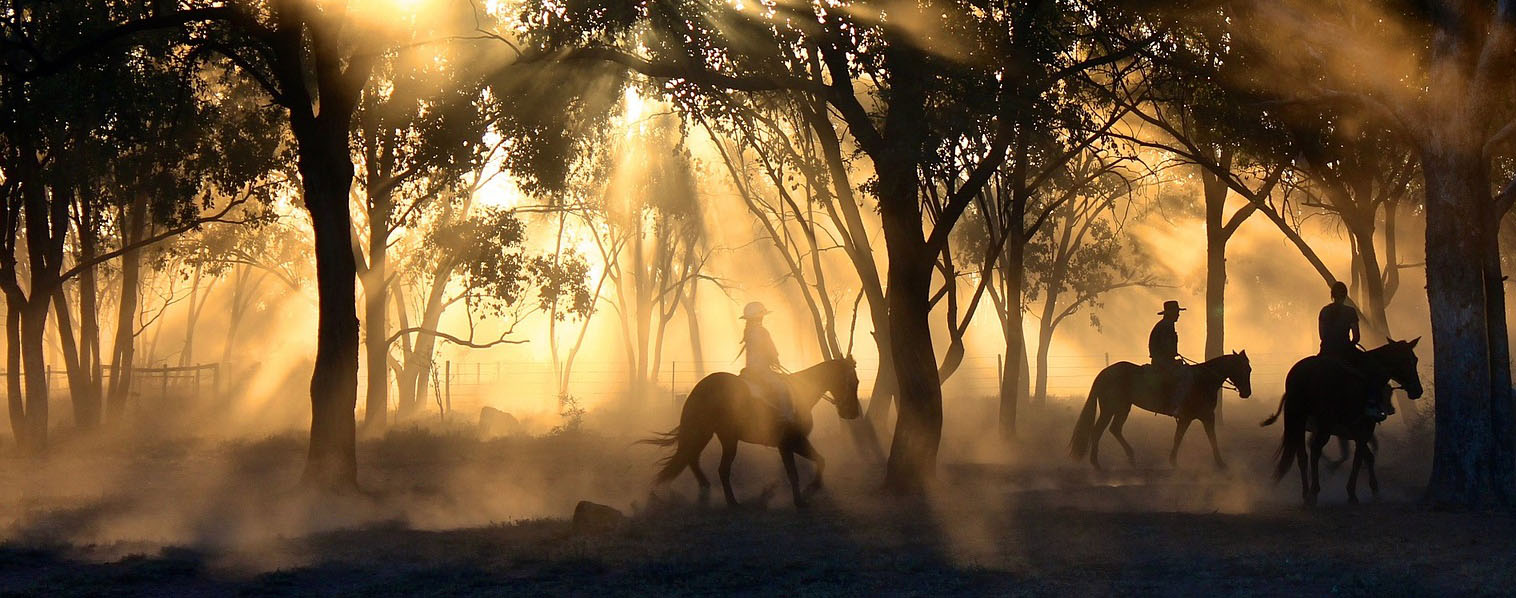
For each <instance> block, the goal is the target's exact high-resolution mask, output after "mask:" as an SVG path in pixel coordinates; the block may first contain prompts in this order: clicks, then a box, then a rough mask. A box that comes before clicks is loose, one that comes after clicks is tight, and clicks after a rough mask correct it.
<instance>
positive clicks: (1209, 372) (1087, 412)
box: [1069, 351, 1253, 469]
mask: <svg viewBox="0 0 1516 598" xmlns="http://www.w3.org/2000/svg"><path fill="white" fill-rule="evenodd" d="M1182 367H1187V368H1192V370H1193V371H1192V376H1193V378H1192V380H1193V384H1191V385H1190V391H1189V392H1188V393H1186V394H1185V396H1184V397H1183V399H1182V400H1181V401H1180V403H1179V409H1178V410H1177V411H1176V412H1174V413H1165V412H1164V408H1165V407H1166V405H1167V404H1168V402H1169V400H1170V397H1169V396H1167V395H1165V393H1163V392H1162V390H1161V385H1159V384H1158V380H1156V379H1155V377H1154V376H1152V375H1151V372H1150V370H1148V369H1146V368H1144V367H1143V366H1140V365H1137V364H1135V363H1132V362H1129V361H1121V362H1117V363H1113V364H1111V365H1109V366H1106V368H1105V369H1103V370H1100V373H1099V374H1097V375H1096V376H1095V382H1094V383H1093V384H1091V385H1090V398H1088V399H1086V400H1085V402H1084V410H1083V411H1081V412H1080V413H1079V422H1078V423H1076V424H1074V437H1073V439H1072V440H1070V441H1069V454H1070V455H1071V456H1073V457H1074V459H1076V460H1078V459H1081V458H1083V457H1084V455H1085V453H1086V452H1088V453H1089V455H1090V465H1093V466H1095V469H1100V435H1101V434H1103V433H1104V432H1105V428H1106V426H1107V425H1109V426H1110V427H1111V436H1113V437H1115V438H1116V442H1119V443H1121V448H1123V449H1126V459H1127V462H1128V463H1130V464H1133V465H1135V464H1136V463H1137V458H1136V455H1134V454H1133V453H1132V445H1130V444H1127V442H1126V438H1125V437H1124V436H1122V435H1121V426H1122V425H1123V424H1125V423H1126V418H1127V415H1130V414H1131V411H1132V406H1133V405H1136V406H1138V407H1141V408H1143V409H1146V410H1148V411H1152V412H1153V413H1160V414H1163V415H1171V416H1173V417H1174V419H1175V420H1176V424H1177V427H1176V428H1174V448H1173V450H1170V451H1169V464H1170V465H1172V464H1174V462H1175V460H1176V459H1177V458H1178V457H1179V443H1180V441H1182V440H1184V432H1185V430H1186V429H1188V428H1189V427H1190V422H1192V421H1194V420H1197V419H1198V420H1200V423H1201V425H1203V426H1205V435H1206V437H1208V438H1210V440H1211V455H1212V456H1213V457H1215V459H1216V468H1217V469H1226V462H1225V461H1223V460H1222V459H1221V449H1220V448H1218V447H1217V446H1216V392H1217V391H1218V390H1221V385H1222V383H1223V382H1226V381H1228V380H1230V381H1231V382H1232V384H1233V385H1234V386H1236V387H1237V394H1238V395H1241V396H1242V398H1244V399H1246V398H1248V396H1249V395H1251V394H1253V384H1252V381H1251V378H1252V372H1253V367H1252V366H1251V365H1249V364H1248V352H1247V351H1243V352H1241V353H1232V354H1230V355H1222V356H1221V357H1217V358H1215V359H1211V360H1208V361H1206V362H1205V363H1201V364H1197V365H1186V366H1182ZM1097 405H1098V406H1099V419H1096V406H1097Z"/></svg>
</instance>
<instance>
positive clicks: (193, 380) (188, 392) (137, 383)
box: [0, 363, 222, 397]
mask: <svg viewBox="0 0 1516 598" xmlns="http://www.w3.org/2000/svg"><path fill="white" fill-rule="evenodd" d="M100 374H101V378H100V382H101V386H102V387H106V388H108V387H109V386H110V383H111V379H113V378H115V377H116V375H117V372H116V367H115V366H114V365H110V364H105V365H102V366H101V372H100ZM6 375H7V372H5V371H4V370H0V378H3V377H4V376H6ZM46 377H47V389H48V394H49V395H54V396H66V395H68V393H69V391H70V380H69V379H68V372H67V371H66V370H63V369H58V368H54V367H53V366H47V371H46ZM55 380H56V382H55ZM221 381H222V380H221V364H219V363H202V364H196V365H186V366H177V367H168V366H165V367H156V368H151V367H133V368H132V372H131V388H129V389H127V394H128V395H129V396H132V397H138V396H143V395H157V396H163V397H167V396H171V394H173V395H185V396H192V397H194V396H201V395H202V394H205V393H206V392H215V391H218V390H219V389H220V388H221Z"/></svg>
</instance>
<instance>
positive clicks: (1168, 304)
mask: <svg viewBox="0 0 1516 598" xmlns="http://www.w3.org/2000/svg"><path fill="white" fill-rule="evenodd" d="M1182 311H1185V309H1184V308H1183V307H1179V302H1178V301H1173V300H1169V301H1164V302H1163V311H1160V312H1158V315H1160V316H1161V315H1164V314H1177V313H1179V312H1182Z"/></svg>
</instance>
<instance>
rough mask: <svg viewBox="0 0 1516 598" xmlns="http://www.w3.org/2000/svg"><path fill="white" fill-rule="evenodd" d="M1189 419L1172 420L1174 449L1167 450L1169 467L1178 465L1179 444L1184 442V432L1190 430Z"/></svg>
mask: <svg viewBox="0 0 1516 598" xmlns="http://www.w3.org/2000/svg"><path fill="white" fill-rule="evenodd" d="M1191 421H1194V420H1191V419H1188V418H1186V419H1176V420H1174V448H1172V449H1169V466H1170V467H1173V466H1176V465H1179V443H1181V442H1184V432H1185V430H1188V429H1190V422H1191Z"/></svg>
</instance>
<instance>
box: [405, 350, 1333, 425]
mask: <svg viewBox="0 0 1516 598" xmlns="http://www.w3.org/2000/svg"><path fill="white" fill-rule="evenodd" d="M1248 357H1249V358H1250V360H1251V362H1252V366H1253V374H1252V381H1253V388H1254V392H1255V393H1257V395H1258V396H1277V395H1278V392H1279V391H1280V390H1281V389H1282V388H1283V385H1284V376H1285V373H1286V372H1287V371H1288V370H1289V368H1290V366H1292V365H1294V363H1295V362H1296V361H1297V360H1299V359H1300V358H1302V357H1304V355H1299V354H1293V353H1270V352H1259V353H1249V354H1248ZM1032 360H1033V361H1034V363H1032V364H1031V369H1032V372H1031V377H1030V378H1029V379H1028V386H1029V387H1030V386H1031V385H1032V384H1033V383H1034V381H1035V380H1036V377H1035V376H1036V364H1035V356H1032ZM1121 360H1128V361H1138V362H1146V360H1145V359H1138V358H1137V357H1136V356H1133V355H1111V354H1109V353H1063V354H1055V355H1050V356H1049V359H1048V368H1047V369H1048V373H1047V394H1048V396H1049V397H1068V396H1073V397H1083V396H1084V395H1085V393H1087V392H1089V388H1090V383H1091V382H1092V381H1093V380H1094V379H1095V375H1096V374H1098V373H1099V372H1100V370H1101V369H1102V368H1104V367H1105V366H1107V365H1109V364H1110V363H1113V362H1115V361H1121ZM1003 361H1004V360H1003V357H1002V356H1001V355H974V356H966V357H964V359H963V362H962V363H961V364H960V365H959V367H958V369H957V370H956V371H955V372H954V374H953V375H952V376H951V377H950V378H948V379H947V380H946V381H944V382H943V394H944V396H945V397H946V399H947V400H948V401H952V400H953V399H954V397H984V396H994V395H997V394H999V392H1000V379H1001V372H1002V371H1003V368H1004V367H1005V365H1004V363H1003ZM741 365H742V364H741V362H740V361H737V360H702V361H696V360H670V361H667V362H665V363H663V364H662V365H661V367H660V368H659V371H658V378H657V380H655V381H653V382H654V383H655V384H657V385H658V386H659V387H661V388H665V389H668V391H669V392H670V393H671V395H672V396H675V397H678V396H683V395H685V394H688V393H689V391H690V389H691V388H692V387H693V386H694V385H695V383H696V382H699V380H700V378H702V377H704V376H705V375H706V374H709V373H711V372H715V371H737V370H739V369H741ZM628 369H629V368H628V366H627V363H626V362H625V361H585V360H581V361H576V362H575V363H574V368H573V370H572V372H571V374H572V375H571V379H570V381H569V384H568V392H569V394H571V395H573V396H575V397H576V398H578V399H580V400H584V401H589V402H599V401H600V400H603V399H606V398H611V397H614V396H616V395H617V394H619V393H622V392H624V390H625V389H626V387H627V386H628V384H630V377H629V375H628V373H627V372H628ZM878 373H879V362H878V361H877V360H859V362H858V377H859V380H860V385H859V387H860V390H861V391H862V392H863V393H864V394H867V393H868V392H869V391H870V389H872V388H873V385H874V380H875V378H876V377H877V376H878ZM435 381H436V382H435V384H433V385H432V386H433V388H435V391H436V394H435V395H434V396H433V397H431V400H440V402H441V403H442V404H441V407H442V408H443V409H445V410H448V411H453V410H457V411H459V412H463V413H467V412H469V411H470V410H477V409H478V408H479V407H481V406H483V405H489V404H509V405H512V406H513V408H522V409H526V410H540V411H543V412H550V411H553V410H556V409H557V397H558V385H557V382H556V373H555V371H554V368H553V365H552V364H551V363H545V362H535V361H496V362H468V361H457V362H455V361H447V362H443V363H440V364H438V372H437V375H436V378H435ZM434 404H435V403H434Z"/></svg>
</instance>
